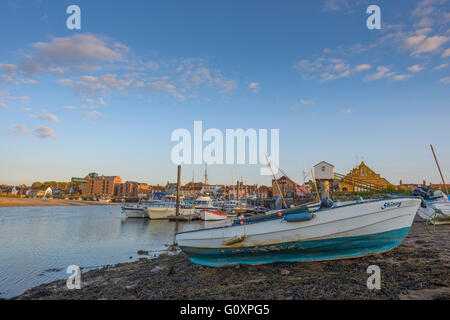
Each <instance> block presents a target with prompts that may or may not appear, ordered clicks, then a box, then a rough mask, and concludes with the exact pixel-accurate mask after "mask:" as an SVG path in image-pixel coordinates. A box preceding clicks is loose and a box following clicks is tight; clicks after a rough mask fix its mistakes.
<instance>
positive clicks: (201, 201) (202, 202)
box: [194, 196, 219, 214]
mask: <svg viewBox="0 0 450 320" xmlns="http://www.w3.org/2000/svg"><path fill="white" fill-rule="evenodd" d="M194 209H195V213H199V214H200V213H201V212H202V211H203V210H218V209H219V208H218V207H216V206H214V204H213V201H212V199H211V197H208V196H199V197H197V199H195V202H194Z"/></svg>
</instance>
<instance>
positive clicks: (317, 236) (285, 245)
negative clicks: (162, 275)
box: [176, 197, 421, 267]
mask: <svg viewBox="0 0 450 320" xmlns="http://www.w3.org/2000/svg"><path fill="white" fill-rule="evenodd" d="M420 203H421V199H420V198H418V197H396V198H385V199H377V200H366V201H354V202H353V203H347V204H344V205H333V206H332V207H328V208H327V207H322V208H319V209H317V210H309V209H308V207H307V206H300V207H295V208H290V209H286V210H283V211H280V212H278V213H275V214H272V215H265V216H257V217H252V218H248V219H237V220H236V221H235V222H234V223H233V224H232V225H231V226H224V227H216V228H209V229H203V230H194V231H186V232H179V233H177V234H176V241H177V243H178V245H179V247H180V249H181V250H182V251H183V252H184V253H186V254H187V256H188V257H189V259H190V260H191V261H192V262H194V263H197V264H202V265H206V266H213V267H221V266H227V265H236V264H263V263H272V262H277V261H320V260H330V259H343V258H355V257H361V256H365V255H371V254H375V253H380V252H384V251H388V250H391V249H393V248H395V247H396V246H398V245H399V244H400V243H402V241H403V240H404V238H405V237H406V236H407V234H408V232H409V229H410V227H411V225H412V222H413V220H414V216H415V214H416V212H417V210H418V208H419V206H420Z"/></svg>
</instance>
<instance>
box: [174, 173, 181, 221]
mask: <svg viewBox="0 0 450 320" xmlns="http://www.w3.org/2000/svg"><path fill="white" fill-rule="evenodd" d="M180 185H181V166H178V177H177V211H176V214H175V215H176V216H179V215H180Z"/></svg>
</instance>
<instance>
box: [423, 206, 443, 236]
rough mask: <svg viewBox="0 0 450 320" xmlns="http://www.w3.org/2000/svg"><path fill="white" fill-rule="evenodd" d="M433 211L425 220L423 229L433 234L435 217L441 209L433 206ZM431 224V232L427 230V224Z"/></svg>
mask: <svg viewBox="0 0 450 320" xmlns="http://www.w3.org/2000/svg"><path fill="white" fill-rule="evenodd" d="M433 209H434V212H433V214H432V215H431V217H429V218H428V219H427V220H426V221H425V230H427V232H428V233H430V234H433V233H435V232H436V217H437V215H438V214H440V213H442V211H441V210H440V209H437V208H433ZM430 224H432V225H433V232H430V230H428V225H430Z"/></svg>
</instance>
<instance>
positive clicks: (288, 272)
mask: <svg viewBox="0 0 450 320" xmlns="http://www.w3.org/2000/svg"><path fill="white" fill-rule="evenodd" d="M290 274H291V272H290V271H289V270H286V269H283V270H281V275H282V276H288V275H290Z"/></svg>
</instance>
